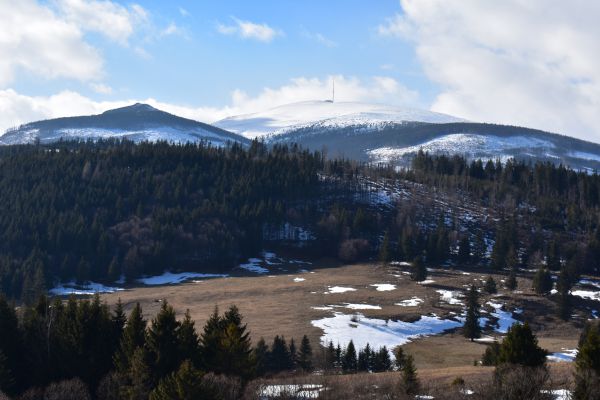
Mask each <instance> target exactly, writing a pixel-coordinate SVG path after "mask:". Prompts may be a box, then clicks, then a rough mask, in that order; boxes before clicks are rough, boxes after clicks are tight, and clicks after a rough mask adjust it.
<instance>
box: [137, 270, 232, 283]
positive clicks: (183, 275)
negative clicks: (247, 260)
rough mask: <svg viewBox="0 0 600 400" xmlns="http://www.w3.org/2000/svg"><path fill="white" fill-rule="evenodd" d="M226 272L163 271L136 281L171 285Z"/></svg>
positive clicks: (221, 275) (222, 275)
mask: <svg viewBox="0 0 600 400" xmlns="http://www.w3.org/2000/svg"><path fill="white" fill-rule="evenodd" d="M227 276H229V275H227V274H203V273H199V272H178V273H173V272H168V271H167V272H165V273H163V274H162V275H156V276H149V277H145V278H140V279H137V282H139V283H141V284H143V285H150V286H153V285H173V284H177V283H182V282H186V281H189V280H192V279H199V278H225V277H227Z"/></svg>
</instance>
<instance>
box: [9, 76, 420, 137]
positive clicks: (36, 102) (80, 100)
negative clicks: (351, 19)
mask: <svg viewBox="0 0 600 400" xmlns="http://www.w3.org/2000/svg"><path fill="white" fill-rule="evenodd" d="M334 78H335V88H336V101H365V102H381V103H388V104H401V105H412V106H414V105H415V104H416V103H417V101H418V95H417V93H416V92H414V91H411V90H409V89H407V88H406V87H404V86H403V85H401V84H400V83H399V82H397V81H396V80H394V79H393V78H390V77H382V76H378V77H372V78H370V79H368V80H360V79H358V78H355V77H345V76H342V75H337V76H329V77H326V78H324V79H319V78H304V77H301V78H295V79H291V80H290V82H289V83H288V84H286V85H283V86H281V87H278V88H264V89H262V90H261V91H260V92H259V93H258V94H256V95H254V96H252V95H249V94H248V93H246V92H244V91H242V90H235V91H233V93H232V95H231V102H230V104H229V105H227V106H224V107H192V106H186V105H177V104H171V103H164V102H160V101H158V100H156V99H153V98H148V99H126V100H119V101H94V100H92V99H90V98H88V97H85V96H82V95H80V94H78V93H76V92H72V91H62V92H60V93H57V94H55V95H53V96H25V95H22V94H19V93H17V92H16V91H14V90H12V89H7V90H0V132H4V131H5V130H6V129H7V128H9V127H14V126H17V125H20V124H23V123H26V122H31V121H35V120H40V119H48V118H58V117H68V116H74V115H89V114H97V113H101V112H104V111H106V110H109V109H111V108H116V107H122V106H125V105H129V104H133V103H136V102H142V103H148V104H150V105H152V106H154V107H156V108H159V109H161V110H164V111H167V112H170V113H173V114H176V115H179V116H182V117H186V118H191V119H195V120H198V121H203V122H208V123H211V122H215V121H217V120H220V119H222V118H225V117H228V116H231V115H238V114H246V113H251V112H257V111H262V110H265V109H268V108H272V107H276V106H279V105H282V104H287V103H292V102H298V101H305V100H323V99H329V98H330V97H331V81H332V79H334Z"/></svg>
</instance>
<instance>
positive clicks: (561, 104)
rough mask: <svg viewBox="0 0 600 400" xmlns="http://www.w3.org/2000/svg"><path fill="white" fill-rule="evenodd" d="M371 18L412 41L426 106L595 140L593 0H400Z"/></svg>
mask: <svg viewBox="0 0 600 400" xmlns="http://www.w3.org/2000/svg"><path fill="white" fill-rule="evenodd" d="M401 7H402V11H403V13H402V14H398V15H396V16H393V17H392V18H390V19H388V20H387V21H386V22H385V23H383V24H382V25H380V26H379V27H378V32H379V34H380V35H382V36H391V37H399V38H402V39H404V40H410V41H412V42H413V43H414V44H415V47H416V52H417V56H418V59H419V61H420V62H421V64H422V67H423V69H424V71H425V73H426V74H427V76H428V77H429V79H431V80H432V81H433V82H435V83H437V84H438V85H439V87H440V88H441V91H440V93H439V94H438V95H437V97H436V98H435V101H434V102H433V104H432V107H431V108H432V110H434V111H438V112H443V113H447V114H451V115H456V116H460V117H463V118H467V119H471V120H478V121H490V122H499V123H505V124H512V125H525V126H530V127H535V128H541V129H545V130H549V131H554V132H559V133H564V134H568V135H571V136H576V137H579V138H583V139H587V140H593V141H596V142H600V113H599V112H598V110H599V109H600V46H599V45H598V38H599V37H600V24H598V20H600V3H598V2H590V1H585V0H574V1H570V2H569V3H568V4H567V3H565V2H564V1H562V0H530V1H526V2H524V1H521V0H506V1H493V0H484V1H481V0H444V1H441V0H402V1H401Z"/></svg>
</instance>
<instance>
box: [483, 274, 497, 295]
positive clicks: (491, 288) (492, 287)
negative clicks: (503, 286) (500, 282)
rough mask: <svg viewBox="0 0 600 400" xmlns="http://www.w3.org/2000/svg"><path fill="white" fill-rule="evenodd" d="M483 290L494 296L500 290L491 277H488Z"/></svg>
mask: <svg viewBox="0 0 600 400" xmlns="http://www.w3.org/2000/svg"><path fill="white" fill-rule="evenodd" d="M483 290H485V292H486V293H489V294H494V293H497V292H498V289H497V287H496V281H495V280H494V278H493V277H492V276H491V275H490V276H488V277H487V279H486V281H485V284H484V285H483Z"/></svg>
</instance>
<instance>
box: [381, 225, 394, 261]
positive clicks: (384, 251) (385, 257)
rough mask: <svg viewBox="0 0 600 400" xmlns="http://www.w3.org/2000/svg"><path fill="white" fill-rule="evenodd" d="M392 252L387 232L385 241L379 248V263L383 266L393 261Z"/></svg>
mask: <svg viewBox="0 0 600 400" xmlns="http://www.w3.org/2000/svg"><path fill="white" fill-rule="evenodd" d="M391 258H392V257H391V251H390V236H389V235H388V233H387V232H386V233H385V235H384V236H383V241H382V242H381V245H380V246H379V261H380V262H381V263H382V264H387V263H389V262H390V261H391Z"/></svg>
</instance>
